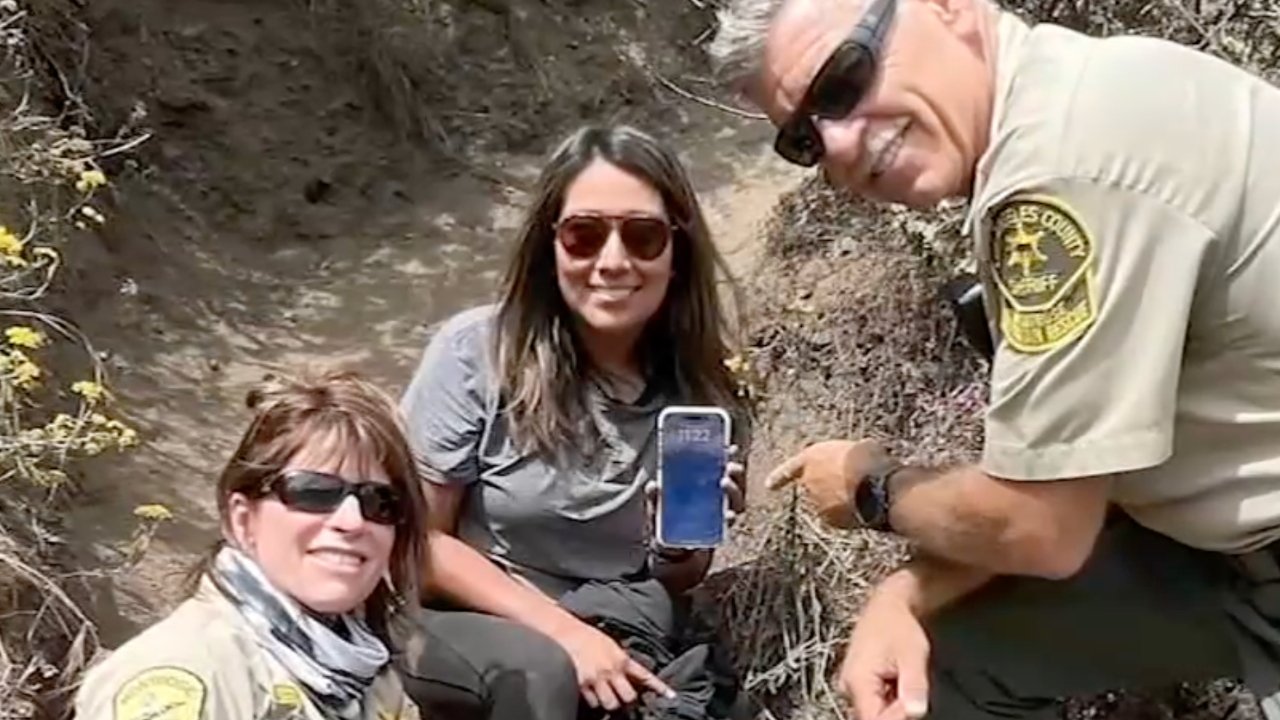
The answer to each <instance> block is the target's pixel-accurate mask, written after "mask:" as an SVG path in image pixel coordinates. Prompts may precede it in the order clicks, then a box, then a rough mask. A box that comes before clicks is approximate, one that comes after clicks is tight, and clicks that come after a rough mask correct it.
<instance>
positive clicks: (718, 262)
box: [494, 126, 741, 455]
mask: <svg viewBox="0 0 1280 720" xmlns="http://www.w3.org/2000/svg"><path fill="white" fill-rule="evenodd" d="M596 159H602V160H605V161H607V162H609V163H610V164H612V165H614V166H616V167H618V168H620V169H622V170H625V171H626V172H628V173H631V174H632V175H635V176H636V177H639V178H641V179H643V180H644V181H645V182H647V183H649V184H650V185H652V186H653V187H654V189H656V190H657V191H658V192H659V194H661V196H662V202H663V205H664V206H665V209H666V212H667V217H668V218H669V219H670V221H671V223H672V227H673V230H674V233H673V238H672V240H673V247H672V250H673V253H674V254H673V257H672V270H673V274H672V278H671V282H670V285H669V287H668V289H667V295H666V298H665V299H664V300H663V303H662V305H661V307H660V308H659V310H658V312H657V314H656V315H655V316H654V317H653V318H652V319H651V320H650V321H649V324H648V326H647V327H646V328H645V331H644V333H643V335H642V336H641V338H640V341H639V343H638V344H637V350H638V352H639V353H640V357H639V360H640V362H641V366H642V368H643V369H644V371H645V376H646V378H648V379H649V380H650V381H651V382H653V381H656V382H658V383H660V384H661V385H662V386H663V387H664V389H666V390H667V391H669V392H674V393H675V394H676V395H677V396H679V397H680V398H681V401H682V402H689V403H707V404H716V405H721V406H722V407H725V408H726V409H730V410H736V409H738V403H737V399H738V398H737V397H736V393H735V390H736V384H735V381H734V378H733V376H732V375H731V373H730V372H729V370H728V368H727V367H726V366H725V364H724V363H725V361H726V360H727V359H728V358H729V356H730V351H729V342H728V338H727V337H726V335H727V330H726V328H727V323H726V319H725V314H724V310H723V308H722V307H721V303H720V296H719V293H718V288H717V287H716V282H717V277H716V270H717V269H719V270H720V271H721V273H722V274H723V276H724V278H725V279H726V281H727V285H728V287H729V288H730V289H731V290H732V291H733V293H734V300H735V303H734V304H735V307H739V306H740V305H741V300H740V298H739V297H738V295H737V287H736V285H734V284H733V282H732V280H731V278H730V277H729V272H728V268H727V267H726V265H725V263H724V260H723V258H721V256H720V254H719V253H718V252H717V251H716V248H715V246H714V245H713V244H712V241H711V233H710V231H709V229H708V227H707V223H706V220H705V218H704V217H703V213H702V208H701V206H700V205H699V203H698V198H697V195H696V194H695V193H694V190H693V186H692V184H691V183H690V182H689V178H688V177H687V176H686V174H685V171H684V168H683V167H682V166H681V164H680V162H679V160H678V159H677V158H676V157H675V155H674V154H673V153H672V152H671V151H670V150H669V149H668V148H667V147H665V146H664V145H663V144H662V143H660V142H658V141H657V140H655V139H654V138H653V137H651V136H649V135H647V134H645V133H643V132H641V131H639V130H636V129H634V128H631V127H627V126H614V127H599V126H587V127H584V128H582V129H580V130H578V131H577V132H575V133H573V134H572V135H570V136H569V137H568V138H566V139H565V140H564V141H563V142H562V143H561V144H560V145H559V146H558V147H557V148H556V149H555V150H554V151H553V152H552V153H551V156H550V158H549V160H548V162H547V163H546V164H545V166H544V168H543V170H542V174H541V177H540V178H539V180H538V184H537V189H536V191H535V199H534V202H533V205H532V207H531V209H530V210H529V212H528V214H527V215H526V217H525V220H524V224H523V227H522V229H521V231H520V235H519V238H518V242H517V245H516V249H515V255H514V257H513V258H512V261H511V263H510V264H509V266H508V268H507V272H506V276H505V278H504V280H503V284H502V299H501V303H500V308H499V310H498V320H497V322H498V326H497V333H496V340H495V347H494V353H495V355H496V360H497V367H498V377H499V380H500V383H501V391H502V394H503V397H504V399H505V401H506V405H505V410H506V412H507V416H508V419H509V422H510V426H511V432H512V436H513V438H514V439H515V440H516V441H517V442H518V443H519V444H520V445H522V446H523V447H524V448H526V449H528V448H530V447H532V448H536V449H538V450H540V451H542V452H544V453H547V454H550V455H556V454H558V453H559V451H561V450H563V449H564V445H565V443H566V441H568V442H570V443H576V444H579V445H581V444H583V443H584V442H590V436H589V434H587V433H584V432H583V428H582V427H581V421H582V419H583V418H584V417H585V412H584V409H585V404H584V403H585V398H584V396H583V388H584V387H585V386H586V383H584V382H583V380H584V377H585V376H586V375H587V374H588V372H589V371H590V370H591V368H590V367H589V366H588V363H589V361H588V359H587V358H586V357H585V355H584V353H583V352H582V350H581V347H580V345H579V343H578V341H577V339H576V337H575V335H574V329H573V328H574V322H573V318H572V315H571V311H570V310H569V307H568V306H567V305H566V304H565V301H564V298H563V297H562V295H561V294H560V288H559V286H558V284H557V281H556V265H555V262H556V261H555V247H554V245H553V242H554V239H555V229H554V224H555V222H556V220H557V219H558V217H559V214H560V210H561V206H562V205H563V203H564V196H565V192H566V190H567V189H568V187H569V185H570V184H571V183H572V182H573V181H574V179H575V178H577V177H578V175H579V173H581V172H582V171H583V170H584V169H586V167H587V166H588V165H590V164H591V163H592V162H593V161H595V160H596Z"/></svg>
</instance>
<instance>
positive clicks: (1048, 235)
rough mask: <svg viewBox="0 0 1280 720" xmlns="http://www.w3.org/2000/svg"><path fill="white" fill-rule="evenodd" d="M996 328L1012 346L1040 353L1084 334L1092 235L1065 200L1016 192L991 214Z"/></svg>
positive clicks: (1092, 290)
mask: <svg viewBox="0 0 1280 720" xmlns="http://www.w3.org/2000/svg"><path fill="white" fill-rule="evenodd" d="M990 227H991V235H990V238H989V242H990V243H991V252H990V257H991V262H992V264H993V265H994V267H992V275H993V276H994V278H995V282H996V286H997V287H998V289H999V291H1000V330H1001V332H1002V333H1003V335H1004V338H1005V341H1006V342H1008V343H1009V345H1010V347H1012V348H1013V349H1015V350H1017V351H1019V352H1024V353H1040V352H1046V351H1049V350H1052V349H1054V348H1058V347H1061V346H1063V345H1066V344H1067V343H1070V342H1072V341H1073V340H1076V339H1077V338H1079V337H1080V336H1081V335H1083V334H1084V333H1085V331H1086V330H1088V329H1089V327H1090V326H1091V325H1092V324H1093V321H1094V320H1095V319H1096V318H1097V314H1098V304H1097V289H1096V278H1095V271H1096V268H1095V265H1094V245H1093V238H1092V237H1091V236H1090V235H1089V231H1088V229H1087V228H1086V227H1085V225H1084V223H1082V222H1081V221H1080V220H1079V218H1077V217H1076V215H1075V213H1074V212H1072V211H1071V209H1070V208H1069V207H1067V205H1066V204H1065V203H1063V202H1062V201H1060V200H1057V199H1055V198H1052V197H1047V196H1043V195H1016V196H1014V197H1012V198H1010V199H1009V200H1006V201H1005V202H1004V203H1002V204H1000V205H999V206H997V207H996V208H995V209H994V211H993V212H992V215H991V223H990Z"/></svg>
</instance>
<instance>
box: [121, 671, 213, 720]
mask: <svg viewBox="0 0 1280 720" xmlns="http://www.w3.org/2000/svg"><path fill="white" fill-rule="evenodd" d="M204 700H205V684H204V681H203V680H201V679H200V678H199V676H197V675H196V674H195V673H193V672H191V671H190V670H187V669H185V668H180V667H172V666H165V667H153V668H148V669H146V670H143V671H142V672H140V673H138V674H136V675H134V676H133V677H132V678H130V679H129V681H128V682H126V683H125V684H124V685H122V686H121V687H120V690H119V691H117V692H116V698H115V715H114V720H200V715H201V712H202V711H203V710H204Z"/></svg>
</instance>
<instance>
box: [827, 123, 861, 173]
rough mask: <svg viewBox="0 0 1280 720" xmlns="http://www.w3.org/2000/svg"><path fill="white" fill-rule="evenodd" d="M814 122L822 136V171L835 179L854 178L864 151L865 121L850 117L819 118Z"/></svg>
mask: <svg viewBox="0 0 1280 720" xmlns="http://www.w3.org/2000/svg"><path fill="white" fill-rule="evenodd" d="M815 122H816V125H817V128H818V133H819V134H820V135H821V136H822V145H823V150H824V152H823V155H822V165H823V167H824V169H826V170H827V172H828V173H829V174H830V175H832V176H833V177H837V178H840V177H853V176H856V175H857V174H858V173H857V172H856V170H857V169H858V163H860V162H861V161H862V153H863V151H864V149H865V138H866V133H867V122H866V120H863V119H861V118H858V117H854V116H850V117H846V118H841V119H839V120H826V119H822V118H819V119H817V120H816V121H815Z"/></svg>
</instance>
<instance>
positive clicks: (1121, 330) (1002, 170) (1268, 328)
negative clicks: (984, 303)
mask: <svg viewBox="0 0 1280 720" xmlns="http://www.w3.org/2000/svg"><path fill="white" fill-rule="evenodd" d="M999 37H1000V46H1001V47H1000V55H999V59H998V73H997V75H998V77H997V98H996V112H995V116H994V118H993V122H992V135H991V145H990V148H989V149H988V151H987V153H986V155H985V156H984V157H983V159H982V161H981V162H980V164H979V174H978V187H977V188H975V193H974V196H973V197H974V201H973V203H972V209H971V214H970V221H971V223H972V226H971V229H972V231H973V237H974V239H975V243H976V248H977V252H978V257H979V266H980V267H981V268H982V273H983V280H984V282H985V283H986V289H987V297H988V303H989V304H988V311H989V313H990V317H991V318H992V324H993V331H995V332H996V333H997V337H1002V342H1001V343H1000V344H999V347H998V350H997V353H996V357H995V359H994V366H993V369H992V379H991V398H990V401H991V402H990V408H989V414H988V417H987V421H986V422H987V424H986V446H985V449H984V457H983V465H984V468H985V469H986V471H987V472H989V473H991V474H992V475H995V476H1000V477H1005V478H1010V479H1018V480H1051V479H1061V478H1073V477H1082V476H1088V475H1097V474H1106V473H1123V475H1121V476H1120V477H1119V478H1118V481H1117V486H1116V489H1115V494H1114V500H1115V501H1116V502H1117V503H1118V504H1119V505H1121V506H1122V507H1123V508H1124V509H1125V510H1126V511H1127V512H1129V513H1130V514H1131V515H1132V516H1133V517H1134V518H1135V519H1136V520H1138V521H1139V522H1140V523H1142V524H1144V525H1146V526H1148V527H1151V528H1153V529H1155V530H1157V531H1160V532H1163V533H1165V534H1167V535H1169V536H1171V537H1173V538H1175V539H1178V540H1181V541H1183V542H1185V543H1187V544H1189V545H1192V546H1196V547H1201V548H1206V549H1213V550H1220V551H1228V552H1230V551H1240V550H1247V549H1252V548H1255V547H1257V546H1258V545H1260V544H1263V543H1265V542H1267V541H1269V540H1272V539H1274V538H1276V537H1277V536H1278V535H1280V90H1277V89H1276V88H1274V87H1272V86H1270V85H1267V84H1266V83H1264V82H1263V81H1261V80H1260V79H1257V78H1254V77H1252V76H1250V75H1247V74H1245V73H1244V72H1242V71H1240V70H1237V69H1236V68H1234V67H1232V66H1230V65H1228V64H1226V63H1223V62H1221V61H1219V60H1216V59H1214V58H1212V57H1210V56H1208V55H1203V54H1199V53H1196V52H1193V51H1191V50H1190V49H1188V48H1184V47H1182V46H1178V45H1175V44H1172V43H1169V42H1165V41H1160V40H1154V39H1145V38H1133V37H1128V38H1107V39H1097V38H1090V37H1086V36H1083V35H1080V34H1077V33H1075V32H1072V31H1070V30H1067V29H1065V28H1061V27H1056V26H1050V25H1040V26H1034V27H1028V26H1027V25H1025V24H1023V23H1022V22H1021V21H1019V20H1017V19H1015V18H1013V17H1012V16H1006V17H1004V18H1003V19H1002V20H1001V22H1000V28H999Z"/></svg>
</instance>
